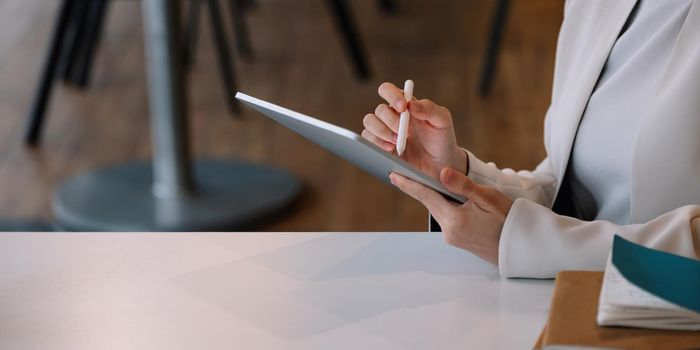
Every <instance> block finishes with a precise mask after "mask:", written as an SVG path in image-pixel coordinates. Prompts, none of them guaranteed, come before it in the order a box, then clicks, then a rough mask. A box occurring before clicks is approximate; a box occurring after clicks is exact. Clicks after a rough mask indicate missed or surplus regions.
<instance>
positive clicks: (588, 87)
mask: <svg viewBox="0 0 700 350" xmlns="http://www.w3.org/2000/svg"><path fill="white" fill-rule="evenodd" d="M636 2H637V0H614V1H610V0H587V1H572V2H571V3H570V4H568V7H567V9H566V11H567V14H566V18H565V20H564V23H563V24H562V29H561V32H560V36H559V46H560V47H559V48H558V49H557V62H556V71H555V81H554V87H553V91H552V105H551V107H550V113H549V115H548V119H550V120H548V121H547V124H548V125H547V130H546V132H545V140H546V141H547V143H548V144H549V145H550V149H549V150H548V153H549V156H550V158H551V160H552V166H553V167H554V170H555V171H556V174H557V175H558V176H557V178H558V184H557V192H558V191H559V189H560V188H561V184H562V181H563V179H564V175H565V173H566V168H567V165H568V162H569V157H570V155H571V149H572V146H573V143H574V139H575V137H576V132H577V130H578V125H579V122H580V120H581V116H582V115H583V112H584V111H585V109H586V105H587V103H588V100H589V98H590V96H591V93H592V92H593V89H594V88H595V85H596V82H597V81H598V77H599V76H600V73H601V72H602V70H603V67H604V66H605V62H606V61H607V58H608V55H609V54H610V51H611V50H612V47H613V45H614V44H615V41H616V40H617V38H618V36H619V34H620V32H621V30H622V28H623V26H624V25H625V22H626V21H627V19H628V17H629V15H630V13H631V12H632V10H633V9H634V6H635V4H636Z"/></svg>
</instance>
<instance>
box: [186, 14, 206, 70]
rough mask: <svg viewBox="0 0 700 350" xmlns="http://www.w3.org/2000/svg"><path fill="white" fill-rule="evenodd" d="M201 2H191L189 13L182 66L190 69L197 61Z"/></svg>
mask: <svg viewBox="0 0 700 350" xmlns="http://www.w3.org/2000/svg"><path fill="white" fill-rule="evenodd" d="M201 4H202V3H201V0H190V7H189V10H188V12H187V24H186V25H185V35H184V36H185V39H184V40H183V45H182V57H183V60H182V64H183V66H184V67H185V68H186V69H190V68H191V67H192V65H193V64H194V61H195V56H196V52H197V40H199V19H200V16H201V15H200V12H201V8H202V7H201Z"/></svg>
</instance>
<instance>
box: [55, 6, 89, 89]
mask: <svg viewBox="0 0 700 350" xmlns="http://www.w3.org/2000/svg"><path fill="white" fill-rule="evenodd" d="M74 1H75V3H74V5H73V13H71V25H70V26H69V32H68V38H69V40H68V43H69V44H68V45H67V47H68V49H67V50H66V51H65V56H64V58H63V62H61V63H62V65H63V67H62V73H61V75H62V76H63V80H65V81H67V82H70V78H71V76H72V75H73V72H74V71H75V67H76V61H77V59H78V56H79V55H80V51H82V49H83V48H84V47H85V36H86V34H87V30H86V28H85V27H86V25H87V22H88V14H89V13H88V7H89V5H90V0H74Z"/></svg>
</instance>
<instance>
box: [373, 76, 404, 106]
mask: <svg viewBox="0 0 700 350" xmlns="http://www.w3.org/2000/svg"><path fill="white" fill-rule="evenodd" d="M377 92H379V96H381V97H382V98H383V99H384V100H385V101H386V102H388V103H389V105H390V106H391V107H393V108H394V109H395V110H396V111H397V112H403V111H404V109H406V104H407V103H406V98H405V97H404V95H403V90H401V89H399V88H397V87H396V85H394V84H392V83H386V82H385V83H382V85H379V89H378V90H377Z"/></svg>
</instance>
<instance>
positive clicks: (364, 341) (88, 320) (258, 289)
mask: <svg viewBox="0 0 700 350" xmlns="http://www.w3.org/2000/svg"><path fill="white" fill-rule="evenodd" d="M551 292H552V282H551V281H536V280H504V279H501V278H500V277H499V276H498V271H497V270H496V269H495V268H494V267H492V266H490V265H488V264H486V263H484V262H482V261H481V260H479V259H478V258H476V257H474V256H472V255H471V254H469V253H466V252H464V251H462V250H459V249H456V248H452V247H450V246H448V245H447V244H445V243H444V242H443V241H442V237H441V236H439V235H438V234H426V233H336V234H333V233H326V234H319V233H206V234H192V233H189V234H188V233H174V234H172V233H143V234H127V233H121V234H112V233H93V234H89V233H44V234H26V233H24V234H22V233H17V234H0V348H2V349H52V350H60V349H234V348H235V349H465V348H473V349H529V348H531V346H532V344H533V343H534V341H535V339H536V338H537V335H538V334H539V332H540V330H541V327H542V326H543V324H544V322H545V319H546V313H547V309H548V307H549V299H550V296H551Z"/></svg>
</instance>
